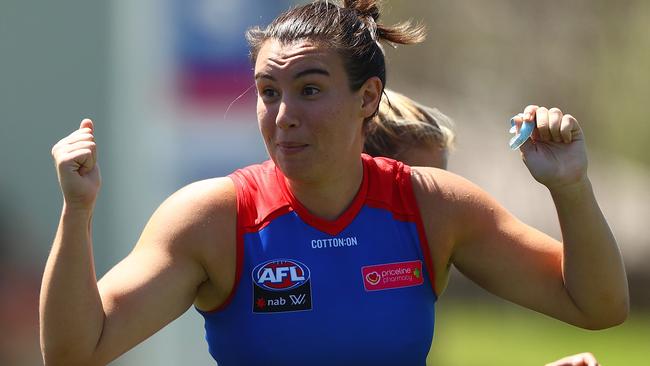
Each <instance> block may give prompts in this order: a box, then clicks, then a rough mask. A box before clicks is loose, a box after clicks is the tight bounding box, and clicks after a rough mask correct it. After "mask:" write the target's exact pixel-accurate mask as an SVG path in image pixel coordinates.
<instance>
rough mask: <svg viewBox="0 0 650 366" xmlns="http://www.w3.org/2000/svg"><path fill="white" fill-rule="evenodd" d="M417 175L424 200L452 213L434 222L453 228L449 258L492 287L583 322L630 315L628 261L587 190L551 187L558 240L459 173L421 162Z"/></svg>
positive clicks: (591, 324) (593, 325)
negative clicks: (559, 233)
mask: <svg viewBox="0 0 650 366" xmlns="http://www.w3.org/2000/svg"><path fill="white" fill-rule="evenodd" d="M415 182H416V185H415V186H416V192H418V191H419V193H418V196H419V197H418V199H419V201H421V203H420V204H421V206H427V205H428V204H430V203H427V202H435V203H436V205H443V206H444V207H439V209H440V210H442V211H444V212H446V213H447V216H446V218H444V220H445V221H444V222H439V223H437V224H436V225H445V226H446V227H447V228H446V231H451V232H452V235H451V236H452V239H451V241H452V244H451V245H450V249H449V258H450V259H449V260H450V261H451V262H453V264H454V265H455V266H456V267H457V268H458V269H459V270H460V271H461V272H462V273H464V274H465V275H466V276H468V277H469V278H470V279H472V280H473V281H475V282H476V283H478V284H479V285H481V286H482V287H484V288H485V289H487V290H488V291H490V292H492V293H494V294H496V295H498V296H500V297H502V298H504V299H507V300H510V301H512V302H515V303H517V304H520V305H522V306H525V307H528V308H530V309H533V310H536V311H539V312H542V313H545V314H547V315H550V316H552V317H555V318H557V319H560V320H563V321H565V322H568V323H571V324H574V325H577V326H580V327H584V328H590V329H599V328H604V327H608V326H612V325H616V324H619V323H620V322H622V321H623V320H624V319H625V317H626V315H627V301H628V295H627V283H626V280H625V272H624V269H623V264H622V261H621V258H620V254H619V252H618V247H617V246H616V242H615V241H614V239H613V237H612V236H611V233H610V232H609V228H608V227H607V224H606V222H605V221H604V219H603V218H602V214H601V213H600V210H599V209H598V205H597V204H596V202H595V199H594V198H593V194H592V193H591V191H590V190H585V191H583V192H581V193H580V194H578V193H577V192H567V191H564V192H553V193H552V195H553V198H554V200H555V202H556V206H557V208H558V214H559V215H558V216H559V220H560V223H561V226H562V231H563V243H561V242H558V241H557V240H555V239H553V238H551V237H549V236H548V235H546V234H544V233H542V232H540V231H538V230H536V229H534V228H532V227H530V226H528V225H526V224H524V223H522V222H521V221H519V220H517V219H516V218H515V217H514V216H512V215H511V214H510V213H509V212H508V211H507V210H505V209H504V208H503V207H502V206H501V205H500V204H499V203H498V202H496V201H495V200H494V199H493V198H492V197H490V196H489V195H488V194H487V193H485V192H484V191H482V190H481V189H480V188H478V187H477V186H475V185H474V184H472V183H470V182H469V181H467V180H465V179H463V178H461V177H458V176H455V175H453V174H451V173H448V172H443V171H440V170H436V171H433V170H429V169H426V168H418V177H416V179H415ZM576 188H577V187H576ZM583 188H586V187H583ZM569 193H570V194H569ZM431 197H437V198H435V199H433V198H431ZM422 201H424V202H422ZM426 210H427V208H426V207H423V211H426ZM429 211H431V209H430V210H429ZM425 220H426V218H425ZM425 225H426V224H425ZM449 228H451V229H449Z"/></svg>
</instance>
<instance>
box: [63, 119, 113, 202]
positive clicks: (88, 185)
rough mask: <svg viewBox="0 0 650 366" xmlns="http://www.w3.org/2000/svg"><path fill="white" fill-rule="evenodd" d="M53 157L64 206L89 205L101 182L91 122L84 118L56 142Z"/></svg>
mask: <svg viewBox="0 0 650 366" xmlns="http://www.w3.org/2000/svg"><path fill="white" fill-rule="evenodd" d="M52 158H53V159H54V165H55V166H56V171H57V175H58V178H59V185H60V186H61V192H62V193H63V199H64V203H65V205H66V207H68V208H73V209H87V210H88V209H92V208H93V207H94V204H95V200H96V199H97V194H98V192H99V187H100V186H101V176H100V173H99V165H98V164H97V146H96V144H95V136H94V127H93V122H92V121H91V120H90V119H84V120H83V121H81V124H80V126H79V129H77V130H76V131H74V132H72V133H71V134H70V135H68V136H67V137H64V138H63V139H61V141H59V142H57V143H56V145H54V147H52Z"/></svg>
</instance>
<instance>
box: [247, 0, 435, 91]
mask: <svg viewBox="0 0 650 366" xmlns="http://www.w3.org/2000/svg"><path fill="white" fill-rule="evenodd" d="M379 15H380V9H379V4H378V1H377V0H343V1H342V4H341V3H340V2H338V3H334V2H332V1H327V0H319V1H314V2H312V3H310V4H306V5H302V6H299V7H296V8H293V9H290V10H287V11H286V12H284V13H282V14H280V15H279V16H278V17H277V18H276V19H275V20H274V21H273V22H272V23H271V24H269V25H268V26H267V27H266V28H264V29H261V28H260V27H254V28H251V29H249V30H248V31H247V32H246V39H247V40H248V43H249V45H250V58H251V61H252V62H253V64H254V63H255V60H256V58H257V54H258V52H259V50H260V48H261V47H262V44H263V43H264V42H265V41H266V40H268V39H277V40H279V41H280V42H282V43H291V42H295V41H297V40H302V39H308V40H312V41H315V42H318V43H319V44H322V45H324V46H327V47H332V48H333V49H335V50H336V51H337V52H338V53H339V54H340V55H341V57H342V58H343V65H344V67H345V70H346V72H347V75H348V79H349V86H350V89H351V90H352V91H357V90H359V88H361V86H362V85H363V83H364V82H366V80H368V79H369V78H371V77H373V76H377V77H379V79H380V80H381V82H382V88H383V87H385V85H386V63H385V60H384V52H383V50H382V48H381V46H380V44H379V41H384V42H388V43H390V44H392V45H395V44H412V43H418V42H421V41H422V40H424V37H425V31H424V27H423V26H421V25H417V26H413V25H412V24H411V23H410V22H405V23H400V24H397V25H394V26H385V25H383V24H379V23H377V21H378V20H379Z"/></svg>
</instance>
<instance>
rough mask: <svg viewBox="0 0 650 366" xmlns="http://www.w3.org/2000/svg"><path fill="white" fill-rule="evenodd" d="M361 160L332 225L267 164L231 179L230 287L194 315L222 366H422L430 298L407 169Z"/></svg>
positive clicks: (419, 224) (376, 160)
mask: <svg viewBox="0 0 650 366" xmlns="http://www.w3.org/2000/svg"><path fill="white" fill-rule="evenodd" d="M362 160H363V169H364V172H363V180H362V183H361V187H360V189H359V191H358V193H357V194H356V196H355V198H354V199H353V201H352V203H351V204H350V206H349V207H348V209H347V210H346V211H345V212H344V213H343V214H342V215H340V216H339V218H337V219H336V220H334V221H330V220H323V219H321V218H319V217H316V216H314V215H312V214H311V213H309V212H308V210H307V209H306V208H305V207H304V206H303V205H302V204H301V203H300V202H298V200H297V199H296V198H295V197H294V196H293V194H292V193H291V191H290V190H289V188H288V187H287V185H286V181H285V178H284V176H283V175H282V172H281V171H280V170H279V169H278V168H277V167H276V166H275V165H274V164H273V162H272V161H267V162H265V163H262V164H259V165H253V166H249V167H247V168H244V169H240V170H237V171H236V172H234V173H233V174H231V175H230V178H231V179H232V180H233V182H234V183H235V187H236V191H237V270H236V280H235V286H234V288H233V291H232V293H231V294H230V296H229V298H228V299H227V300H226V301H225V302H224V304H223V305H222V306H221V307H220V308H218V309H215V310H213V311H210V312H203V311H200V313H201V314H202V315H203V317H204V318H205V330H206V340H207V342H208V346H209V351H210V354H211V355H212V356H213V357H214V359H215V360H216V361H217V363H218V364H219V365H220V366H231V365H285V366H292V365H296V366H297V365H301V366H304V365H314V366H318V365H373V366H377V365H420V366H423V365H425V364H426V357H427V354H428V352H429V348H430V346H431V341H432V338H433V327H434V320H435V314H434V305H435V301H436V293H435V291H434V287H433V285H432V284H434V283H435V281H434V279H433V270H432V267H431V260H430V255H429V250H428V244H427V240H426V236H425V234H424V228H423V225H422V220H421V217H420V213H419V209H418V206H417V202H416V199H415V196H414V193H413V188H412V183H411V173H410V168H409V167H408V166H406V165H404V164H402V163H401V162H397V161H394V160H391V159H386V158H371V157H369V156H367V155H362Z"/></svg>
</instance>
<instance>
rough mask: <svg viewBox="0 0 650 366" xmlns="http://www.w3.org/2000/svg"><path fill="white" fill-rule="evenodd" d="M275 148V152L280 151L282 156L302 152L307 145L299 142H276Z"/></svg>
mask: <svg viewBox="0 0 650 366" xmlns="http://www.w3.org/2000/svg"><path fill="white" fill-rule="evenodd" d="M275 146H276V148H277V150H278V151H280V152H281V153H282V154H285V155H291V154H297V153H299V152H301V151H303V150H304V149H305V148H306V147H307V146H309V145H308V144H303V143H300V142H293V141H287V142H278V143H276V144H275Z"/></svg>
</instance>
